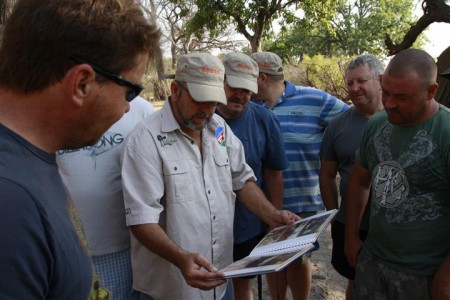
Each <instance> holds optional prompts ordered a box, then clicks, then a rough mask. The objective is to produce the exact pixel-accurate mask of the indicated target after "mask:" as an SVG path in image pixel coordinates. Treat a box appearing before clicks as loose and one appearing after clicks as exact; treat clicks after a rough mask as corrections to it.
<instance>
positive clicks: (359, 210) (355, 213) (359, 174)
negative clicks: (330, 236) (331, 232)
mask: <svg viewBox="0 0 450 300" xmlns="http://www.w3.org/2000/svg"><path fill="white" fill-rule="evenodd" d="M370 187H371V178H370V173H369V171H368V170H366V169H364V168H362V167H361V166H359V165H358V164H355V167H354V168H353V172H352V174H351V176H350V180H349V184H348V194H347V210H346V212H345V216H346V220H345V227H346V238H347V235H351V236H353V237H354V236H358V235H359V228H360V223H361V219H362V216H363V214H364V210H365V208H366V206H367V203H368V200H369V193H370Z"/></svg>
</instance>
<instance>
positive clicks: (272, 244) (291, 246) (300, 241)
mask: <svg viewBox="0 0 450 300" xmlns="http://www.w3.org/2000/svg"><path fill="white" fill-rule="evenodd" d="M337 212H338V211H337V210H336V209H334V210H329V211H326V212H323V213H319V214H317V215H314V216H311V217H308V218H304V219H301V220H300V221H297V222H295V223H294V224H292V225H286V226H280V227H277V228H274V229H273V230H271V231H270V232H269V233H268V234H267V235H266V236H265V237H264V238H263V239H262V240H261V241H260V242H259V244H258V245H257V246H256V247H255V248H254V249H253V251H252V252H251V253H250V254H249V255H248V256H247V257H245V258H243V259H241V260H238V261H236V262H234V263H232V264H231V265H229V266H228V267H225V268H224V269H222V270H220V271H221V272H223V273H224V274H225V277H226V278H232V277H242V276H249V275H255V274H263V273H270V272H278V271H280V270H282V269H283V268H285V267H286V266H288V265H289V264H290V263H291V262H293V261H294V260H296V259H297V258H299V257H300V256H302V255H304V254H305V253H308V252H310V251H313V250H317V249H318V242H317V240H318V239H319V237H320V236H321V235H322V233H323V232H324V231H325V229H326V228H327V226H328V224H330V222H331V221H332V220H333V218H334V217H335V216H336V214H337Z"/></svg>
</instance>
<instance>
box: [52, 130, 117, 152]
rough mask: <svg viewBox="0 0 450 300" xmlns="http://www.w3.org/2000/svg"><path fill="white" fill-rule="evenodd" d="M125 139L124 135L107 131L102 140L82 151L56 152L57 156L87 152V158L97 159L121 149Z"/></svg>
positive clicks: (81, 149) (67, 150)
mask: <svg viewBox="0 0 450 300" xmlns="http://www.w3.org/2000/svg"><path fill="white" fill-rule="evenodd" d="M124 139H125V137H124V136H123V134H122V133H116V132H111V131H107V132H105V133H104V134H103V135H102V138H101V139H100V140H99V141H98V142H97V143H96V144H95V145H93V146H86V147H83V148H80V149H66V150H59V151H58V152H56V154H57V155H60V156H61V155H64V156H66V155H69V154H73V153H77V152H80V151H83V152H85V154H86V155H87V156H90V157H92V158H93V159H95V158H96V157H97V156H100V155H102V154H103V153H106V152H108V151H110V150H112V149H114V148H116V147H119V146H120V145H121V144H122V143H123V140H124Z"/></svg>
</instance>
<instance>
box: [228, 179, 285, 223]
mask: <svg viewBox="0 0 450 300" xmlns="http://www.w3.org/2000/svg"><path fill="white" fill-rule="evenodd" d="M236 195H237V197H238V199H239V200H240V201H241V202H242V203H243V204H244V205H245V206H246V207H247V208H248V209H249V210H251V211H252V212H253V213H254V214H255V215H257V216H258V217H259V218H260V219H261V220H262V221H263V222H264V223H266V224H268V223H270V221H271V219H270V216H271V215H272V214H273V212H274V211H275V210H276V208H275V206H274V205H272V203H270V201H268V200H267V198H266V197H265V195H264V193H263V192H262V190H261V189H260V188H259V187H258V186H257V185H256V183H255V182H253V181H247V182H246V183H245V186H244V187H243V188H242V189H240V190H239V191H236Z"/></svg>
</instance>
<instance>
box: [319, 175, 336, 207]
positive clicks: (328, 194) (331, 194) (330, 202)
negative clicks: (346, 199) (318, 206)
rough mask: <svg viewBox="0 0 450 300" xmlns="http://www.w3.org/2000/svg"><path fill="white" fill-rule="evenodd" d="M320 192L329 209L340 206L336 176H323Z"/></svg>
mask: <svg viewBox="0 0 450 300" xmlns="http://www.w3.org/2000/svg"><path fill="white" fill-rule="evenodd" d="M320 194H321V195H322V201H323V204H324V205H325V208H326V209H327V210H330V209H335V208H338V207H339V203H338V189H337V185H336V178H331V177H329V176H323V177H322V176H321V177H320Z"/></svg>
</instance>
